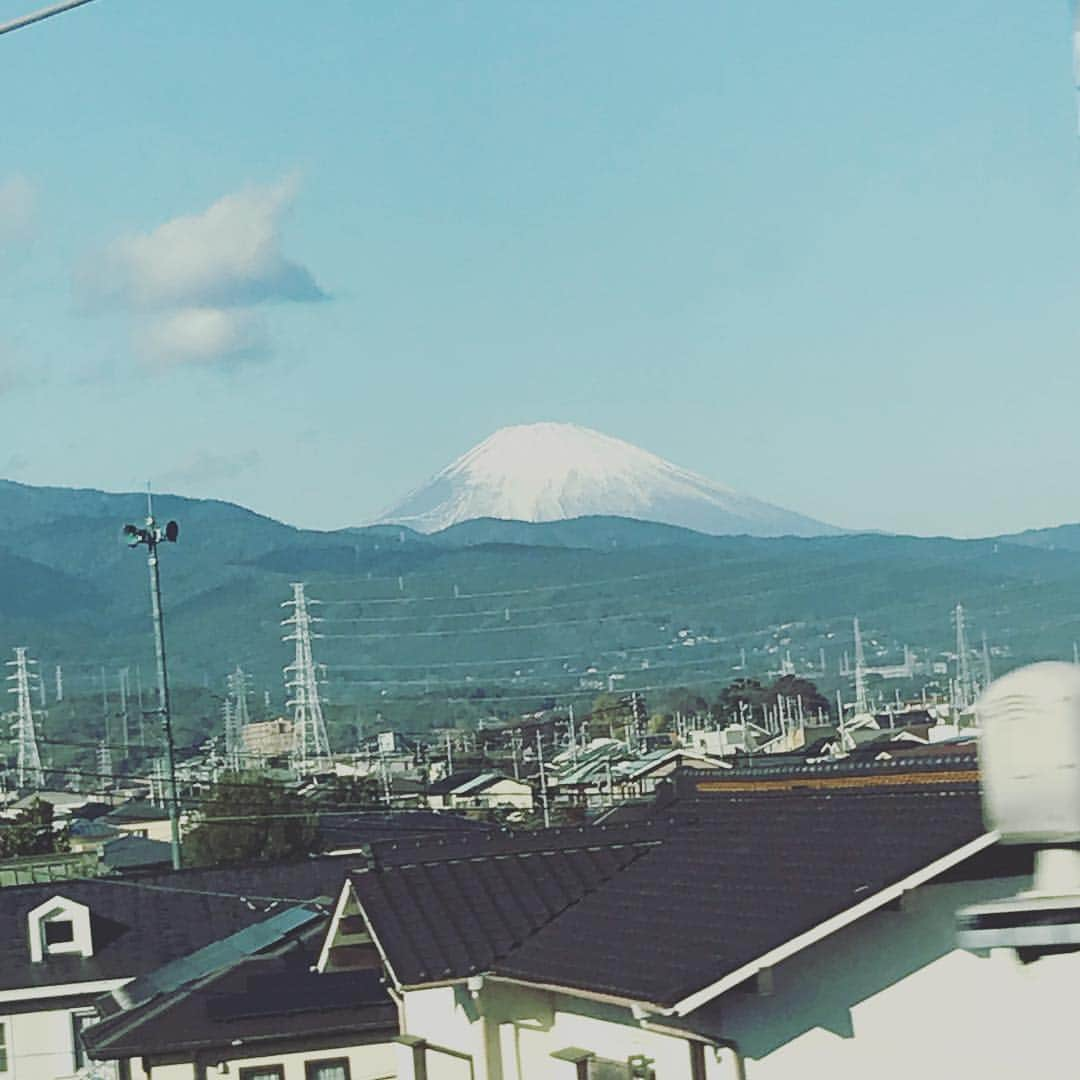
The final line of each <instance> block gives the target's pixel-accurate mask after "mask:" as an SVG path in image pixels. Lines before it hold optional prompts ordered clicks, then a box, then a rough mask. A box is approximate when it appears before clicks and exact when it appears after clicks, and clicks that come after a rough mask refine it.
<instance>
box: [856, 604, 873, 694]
mask: <svg viewBox="0 0 1080 1080" xmlns="http://www.w3.org/2000/svg"><path fill="white" fill-rule="evenodd" d="M854 628H855V711H856V712H858V713H865V712H869V711H870V706H869V704H868V703H867V700H866V656H865V654H864V653H863V641H862V631H861V630H860V629H859V617H858V616H857V615H856V616H855V625H854Z"/></svg>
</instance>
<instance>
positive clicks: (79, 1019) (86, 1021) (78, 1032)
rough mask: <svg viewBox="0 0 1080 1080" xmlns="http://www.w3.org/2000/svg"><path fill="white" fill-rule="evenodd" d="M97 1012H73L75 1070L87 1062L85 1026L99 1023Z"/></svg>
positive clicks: (72, 1039)
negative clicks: (84, 1046)
mask: <svg viewBox="0 0 1080 1080" xmlns="http://www.w3.org/2000/svg"><path fill="white" fill-rule="evenodd" d="M97 1019H98V1016H97V1013H96V1012H92V1011H86V1012H73V1013H72V1014H71V1053H72V1057H74V1058H75V1071H76V1072H78V1071H79V1070H80V1069H81V1068H82V1067H83V1066H84V1065H85V1064H86V1051H85V1050H84V1049H83V1041H82V1033H83V1029H84V1028H88V1027H89V1026H90V1025H91V1024H96V1023H97Z"/></svg>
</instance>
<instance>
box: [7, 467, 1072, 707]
mask: <svg viewBox="0 0 1080 1080" xmlns="http://www.w3.org/2000/svg"><path fill="white" fill-rule="evenodd" d="M155 509H156V511H157V513H158V517H159V519H160V520H167V519H168V518H176V519H177V520H179V521H180V524H181V531H180V540H179V543H177V544H175V545H169V546H168V547H167V548H165V549H164V550H163V552H162V581H163V588H164V592H165V609H166V616H167V626H168V634H169V647H170V669H171V671H172V674H173V679H174V684H175V685H177V686H182V685H189V686H190V685H203V684H205V685H207V686H210V687H218V688H221V687H222V686H223V682H222V680H223V679H224V676H225V674H226V673H227V672H228V671H229V670H231V668H232V667H233V666H235V665H236V664H238V663H239V664H243V665H244V667H245V668H246V669H247V670H248V671H249V672H251V674H252V675H253V676H254V678H255V680H256V685H257V687H258V688H259V689H260V690H262V689H267V690H269V691H270V692H271V695H272V698H273V702H274V706H273V707H274V708H281V707H283V704H284V700H283V699H284V693H283V687H282V671H281V669H282V667H283V666H284V665H285V664H286V663H288V662H289V660H290V659H291V654H290V646H289V645H288V644H287V643H283V642H282V641H281V634H282V627H281V625H280V620H281V618H282V617H283V609H282V607H281V602H282V601H283V600H286V599H288V597H289V596H290V592H291V590H290V586H289V583H290V582H291V581H305V582H307V583H308V593H309V596H311V597H312V598H313V599H317V600H321V601H324V602H325V603H324V605H323V606H322V607H320V608H319V609H317V610H318V612H319V614H320V616H321V617H322V618H323V619H324V620H325V621H324V622H323V623H322V624H321V625H320V627H319V630H320V633H321V634H322V637H320V639H318V641H317V642H316V653H317V660H318V662H319V663H321V664H325V665H326V672H327V678H328V684H327V696H328V698H329V700H330V702H331V703H332V704H337V705H342V706H344V705H350V707H355V708H357V709H359V710H360V712H359V714H358V715H362V716H364V717H367V718H368V719H373V718H374V715H375V712H376V711H379V712H382V713H383V715H384V716H385V717H386V718H387V719H389V720H390V721H394V720H395V719H399V718H400V717H399V714H400V713H401V712H402V710H404V709H406V708H407V707H408V708H415V710H416V711H415V712H414V713H412V714H411V715H412V716H413V717H414V718H417V717H424V716H426V717H428V718H429V719H430V718H434V717H438V718H439V719H443V720H445V719H453V718H454V717H455V716H457V715H459V711H460V715H461V716H471V717H473V718H474V719H475V718H476V717H477V716H478V715H482V714H483V713H484V712H485V710H493V711H498V712H500V713H503V712H508V711H509V712H512V711H513V710H515V709H524V708H527V707H530V705H529V703H530V702H531V703H532V707H536V704H537V702H538V701H539V700H541V695H543V700H547V699H549V698H550V699H553V700H559V701H560V702H562V703H563V704H565V703H566V702H567V701H576V702H579V703H582V704H586V705H587V704H588V702H589V701H590V700H591V697H592V695H593V694H595V692H596V691H595V689H589V687H591V686H595V685H596V684H597V683H598V682H599V683H600V684H603V683H604V680H605V679H606V678H607V677H608V676H609V675H612V674H616V673H618V674H620V676H621V678H622V679H623V680H624V681H623V682H621V683H620V685H621V686H624V687H626V688H631V687H632V686H635V685H636V686H641V687H650V688H663V687H674V686H695V687H705V686H712V687H717V686H719V685H723V684H726V682H728V681H730V679H732V678H734V677H736V675H738V674H739V672H738V671H737V670H736V665H737V664H738V663H739V659H740V650H741V649H743V648H745V649H746V651H747V655H748V664H749V670H750V673H752V674H754V673H764V672H765V671H767V670H770V669H772V668H775V666H776V664H777V662H778V659H777V657H778V650H786V649H791V650H792V658H793V661H794V662H795V663H796V664H797V665H798V667H799V670H800V671H807V670H808V669H807V667H806V665H807V664H809V663H813V662H816V659H817V656H818V650H819V649H825V650H826V656H827V660H828V665H829V671H830V675H829V682H828V683H826V685H829V683H832V684H835V685H840V684H843V683H844V680H843V678H842V677H841V676H840V674H839V671H838V668H839V662H840V659H841V656H842V653H843V651H844V649H848V650H850V648H851V643H850V633H851V621H850V620H851V616H852V615H853V614H856V613H858V614H859V615H860V617H861V619H862V622H863V626H864V630H865V633H866V636H867V639H868V640H874V641H877V642H878V643H879V645H878V646H875V647H874V648H877V647H880V648H883V649H888V650H891V655H892V656H894V657H895V656H896V654H897V651H898V650H899V649H900V648H902V645H903V644H904V643H910V644H912V645H914V646H922V647H926V648H931V649H939V650H941V649H947V648H948V646H949V642H950V638H951V635H952V628H951V625H950V622H949V615H950V612H951V609H952V607H953V605H955V604H956V603H957V602H958V601H960V602H963V603H964V604H965V607H966V609H967V611H968V616H969V627H970V628H971V630H972V633H973V635H975V636H976V639H977V636H978V635H979V634H980V633H981V632H982V631H983V630H985V631H986V632H987V635H988V638H989V641H990V644H991V646H992V647H994V648H995V649H998V650H1004V652H1003V653H1001V652H999V653H998V654H996V655H999V656H1001V657H1007V658H1008V659H1007V660H1006V659H998V660H996V661H995V662H996V663H999V664H1001V665H1004V664H1006V663H1007V664H1008V665H1009V666H1011V665H1012V664H1013V663H1015V662H1019V661H1021V660H1023V659H1025V658H1026V659H1034V658H1036V657H1046V656H1069V655H1071V647H1072V641H1073V639H1074V638H1080V617H1078V616H1077V612H1078V611H1080V526H1062V527H1060V528H1058V529H1051V530H1043V531H1040V532H1032V533H1027V534H1021V535H1018V536H1013V537H1000V538H996V539H989V540H965V541H960V540H949V539H940V538H939V539H933V538H916V537H895V536H884V535H850V534H841V535H833V536H819V537H779V538H764V537H750V536H709V535H706V534H704V533H701V532H694V531H690V530H687V529H683V528H680V527H677V526H673V525H666V524H662V523H656V522H643V521H635V520H631V519H627V518H622V517H613V516H596V517H581V518H574V519H571V520H567V521H553V522H522V521H502V520H496V519H492V518H481V519H475V520H471V521H466V522H462V523H461V524H457V525H453V526H451V527H450V528H448V529H445V530H443V531H441V532H438V533H432V534H422V533H419V532H416V531H414V530H411V529H408V528H405V527H403V526H386V525H376V526H369V527H365V528H357V529H345V530H341V531H338V532H331V533H327V532H316V531H311V530H303V529H297V528H293V527H291V526H288V525H284V524H282V523H281V522H277V521H274V520H272V519H270V518H266V517H263V516H261V515H259V514H255V513H252V512H251V511H248V510H245V509H244V508H242V507H239V506H235V505H233V504H230V503H223V502H215V501H209V500H199V499H184V498H179V497H176V496H166V495H163V496H159V497H156V498H155ZM144 514H145V496H144V495H142V494H137V493H132V494H105V493H102V492H98V491H88V490H71V489H63V488H36V487H28V486H25V485H20V484H14V483H11V482H0V627H2V634H0V652H7V650H9V649H10V648H11V647H13V646H15V645H26V646H28V647H29V649H30V651H31V655H32V656H34V657H35V658H38V659H40V660H41V662H42V665H43V670H46V671H48V670H50V667H51V665H52V664H55V663H63V664H64V665H65V667H64V673H65V686H66V687H68V689H69V692H70V693H72V694H74V693H77V692H79V691H80V690H82V691H83V692H85V693H88V694H90V695H91V699H92V700H93V701H95V702H98V703H100V690H99V689H96V688H97V686H98V682H97V680H98V678H99V673H100V671H101V668H102V667H105V668H106V669H108V670H110V671H112V672H113V674H114V685H115V671H116V669H117V668H118V667H120V666H124V665H127V664H135V663H141V664H142V665H143V668H142V670H143V673H144V675H145V676H146V677H147V678H149V673H150V672H151V671H152V670H153V667H152V665H153V659H152V642H151V637H150V626H149V614H148V601H147V580H146V565H145V552H144V551H143V550H142V549H136V550H134V551H132V550H129V549H128V548H127V547H126V546H125V545H124V544H123V543H122V542H121V541H120V537H119V529H120V526H121V525H122V524H123V523H124V522H126V521H138V520H140V518H141V517H142V516H143V515H144ZM785 627H786V629H785ZM785 639H788V640H789V641H790V644H788V645H784V644H782V643H783V641H784V640H785ZM9 655H10V654H9ZM875 655H876V654H875ZM845 685H846V684H845ZM653 693H654V691H653V690H650V694H653ZM656 693H659V691H656ZM408 702H412V705H407V704H404V703H408ZM463 702H464V704H462V703H463ZM350 703H351V704H350ZM94 708H100V704H95V705H94Z"/></svg>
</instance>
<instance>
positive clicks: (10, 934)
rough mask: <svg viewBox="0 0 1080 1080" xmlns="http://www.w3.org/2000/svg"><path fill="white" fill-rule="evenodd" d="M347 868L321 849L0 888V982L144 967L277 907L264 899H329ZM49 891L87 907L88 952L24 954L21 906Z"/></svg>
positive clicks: (114, 974) (120, 973) (109, 975)
mask: <svg viewBox="0 0 1080 1080" xmlns="http://www.w3.org/2000/svg"><path fill="white" fill-rule="evenodd" d="M354 867H355V860H353V859H350V858H349V857H347V856H346V857H342V858H330V857H324V858H319V859H309V860H306V861H304V862H296V863H283V864H276V865H275V864H268V865H259V866H246V867H230V868H225V869H218V870H181V871H179V872H172V871H167V872H163V873H159V874H153V875H150V876H144V877H140V878H138V879H137V880H133V881H129V880H126V879H121V878H89V879H83V880H73V881H50V882H46V883H42V884H38V885H17V886H11V887H9V888H5V889H0V990H14V989H19V988H23V987H35V986H50V985H54V984H58V983H76V982H85V981H93V980H98V979H115V978H130V977H133V976H137V975H142V974H145V973H146V972H149V971H152V970H154V969H155V968H158V967H161V966H162V965H163V964H166V963H168V962H169V961H171V960H175V959H177V958H178V957H181V956H187V955H188V954H189V953H192V952H194V951H195V950H196V949H199V948H202V947H203V946H204V945H207V944H209V943H210V942H212V941H217V940H219V939H220V938H223V937H227V936H228V935H229V934H233V933H235V932H236V931H238V930H242V929H243V928H244V927H246V926H250V925H252V924H253V923H256V922H259V921H261V920H262V919H265V918H267V916H268V914H270V913H271V912H272V911H275V910H280V908H281V906H282V903H281V902H278V903H274V902H273V900H272V899H271V898H279V897H280V898H282V901H284V900H293V899H295V900H308V899H313V898H316V897H320V898H326V899H328V900H329V901H330V902H331V903H332V902H333V899H334V898H336V896H337V895H338V893H339V892H340V891H341V886H342V885H343V883H344V881H345V879H346V878H347V877H348V875H349V872H350V871H351V870H352V869H354ZM57 895H59V896H64V897H67V898H69V899H71V900H74V901H76V902H77V903H80V904H85V905H86V906H87V907H89V909H90V914H91V920H92V928H93V935H94V955H93V956H92V957H81V956H52V957H50V958H49V959H48V960H46V961H45V962H43V963H37V964H35V963H32V962H31V960H30V948H29V944H28V937H27V914H28V913H29V912H30V911H32V910H33V909H34V908H35V907H37V906H38V905H39V904H41V903H44V902H45V901H46V900H48V899H50V898H51V897H53V896H57ZM240 897H247V898H249V899H248V901H245V900H243V899H240ZM253 897H259V898H260V899H257V900H256V899H251V898H253ZM262 898H267V899H262Z"/></svg>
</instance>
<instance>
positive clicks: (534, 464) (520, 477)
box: [377, 423, 840, 536]
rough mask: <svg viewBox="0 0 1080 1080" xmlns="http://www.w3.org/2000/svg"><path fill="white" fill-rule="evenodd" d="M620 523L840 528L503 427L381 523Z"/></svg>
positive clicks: (540, 431)
mask: <svg viewBox="0 0 1080 1080" xmlns="http://www.w3.org/2000/svg"><path fill="white" fill-rule="evenodd" d="M586 516H618V517H628V518H636V519H637V520H639V521H655V522H660V523H662V524H666V525H678V526H680V527H682V528H686V529H695V530H697V531H698V532H704V533H709V534H711V535H714V536H730V535H747V536H825V535H830V534H833V533H837V532H839V531H840V530H839V529H836V528H834V527H833V526H831V525H826V524H825V523H824V522H821V521H815V520H814V519H813V518H809V517H805V516H803V515H801V514H796V513H793V512H791V511H790V510H784V509H782V508H781V507H778V506H773V505H771V504H769V503H766V502H762V501H761V500H760V499H755V498H753V497H751V496H749V495H742V494H740V493H738V492H736V491H733V490H731V489H730V488H726V487H723V486H722V485H720V484H718V483H715V482H714V481H712V480H709V479H706V478H705V477H704V476H700V475H698V474H697V473H693V472H690V471H689V470H688V469H683V468H680V467H679V466H677V465H673V464H671V462H668V461H665V460H664V459H663V458H660V457H657V456H656V455H655V454H651V453H649V452H648V451H646V450H642V449H640V448H638V447H636V446H633V445H631V444H630V443H628V442H624V441H623V440H622V439H615V438H612V437H611V436H610V435H603V434H601V433H600V432H598V431H592V430H590V429H589V428H584V427H579V426H577V425H576V424H555V423H540V424H522V425H518V426H515V427H506V428H501V429H500V430H499V431H496V432H495V434H494V435H491V436H490V437H488V438H487V439H485V440H484V441H483V442H481V443H479V444H478V445H476V446H474V447H473V448H472V449H471V450H469V451H468V452H467V453H465V454H463V455H462V456H461V457H459V458H458V459H457V460H456V461H455V462H453V463H452V464H450V465H448V466H447V467H446V468H445V469H443V470H442V471H441V472H439V473H438V474H437V475H436V476H434V477H433V478H432V479H431V480H430V481H428V482H427V483H426V484H424V485H423V486H421V487H419V488H417V489H416V490H415V491H413V492H411V493H410V494H409V495H407V496H406V497H405V498H404V499H403V500H402V501H401V502H400V503H397V504H396V505H395V506H393V507H391V508H390V509H388V510H386V511H385V512H384V513H383V514H381V515H380V516H379V518H378V519H377V522H378V523H383V524H396V525H408V526H409V527H410V528H413V529H416V530H418V531H419V532H424V533H433V532H439V531H440V530H442V529H446V528H449V527H450V526H451V525H458V524H460V523H461V522H463V521H471V520H474V519H476V518H500V519H504V520H510V521H533V522H537V521H565V520H567V519H569V518H577V517H586Z"/></svg>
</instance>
